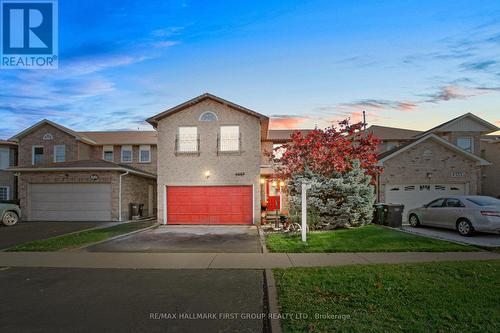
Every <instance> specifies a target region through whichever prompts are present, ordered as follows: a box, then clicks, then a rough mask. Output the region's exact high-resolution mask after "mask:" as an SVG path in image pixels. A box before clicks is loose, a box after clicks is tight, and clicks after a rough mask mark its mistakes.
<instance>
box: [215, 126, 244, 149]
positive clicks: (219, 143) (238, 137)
mask: <svg viewBox="0 0 500 333" xmlns="http://www.w3.org/2000/svg"><path fill="white" fill-rule="evenodd" d="M224 127H236V128H237V129H238V136H237V140H238V149H237V150H222V139H223V138H222V128H224ZM217 151H218V152H219V153H222V154H231V153H240V152H241V131H240V125H221V126H219V142H218V147H217Z"/></svg>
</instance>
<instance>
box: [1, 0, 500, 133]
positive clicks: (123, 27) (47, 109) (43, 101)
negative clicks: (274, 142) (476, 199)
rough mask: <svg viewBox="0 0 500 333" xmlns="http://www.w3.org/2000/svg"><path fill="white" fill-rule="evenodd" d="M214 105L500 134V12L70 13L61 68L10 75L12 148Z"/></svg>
mask: <svg viewBox="0 0 500 333" xmlns="http://www.w3.org/2000/svg"><path fill="white" fill-rule="evenodd" d="M204 92H210V93H212V94H215V95H217V96H220V97H222V98H225V99H227V100H230V101H232V102H235V103H237V104H240V105H242V106H245V107H247V108H250V109H253V110H255V111H257V112H260V113H263V114H266V115H268V116H271V117H272V121H271V127H272V128H311V127H314V126H315V125H317V126H319V127H326V126H328V125H330V124H332V123H334V122H336V121H338V120H340V119H343V118H346V117H351V118H352V119H353V120H355V121H357V120H360V115H361V112H362V110H366V112H367V117H368V119H367V121H368V123H369V124H378V125H385V126H398V127H403V128H411V129H421V130H423V129H428V128H430V127H433V126H434V125H437V124H439V123H441V122H444V121H446V120H449V119H451V118H453V117H456V116H459V115H461V114H464V113H466V112H472V113H474V114H476V115H478V116H480V117H482V118H484V119H485V120H487V121H489V122H491V123H494V124H496V125H497V126H500V1H491V0H490V1H480V0H471V1H457V0H454V1H444V0H441V1H422V0H419V1H331V0H330V1H269V0H268V1H255V0H253V1H215V0H213V1H189V0H180V1H165V0H164V1H155V0H149V1H132V0H120V1H111V0H106V1H102V0H100V1H93V0H85V1H75V0H62V1H59V69H58V70H4V69H0V119H1V122H0V138H8V137H10V136H11V135H13V134H15V133H17V132H19V131H21V130H23V129H25V128H26V127H28V126H30V125H32V124H34V123H36V122H37V121H39V120H41V119H43V118H47V119H50V120H53V121H55V122H58V123H61V124H63V125H65V126H68V127H70V128H72V129H75V130H82V131H83V130H119V129H138V128H139V129H151V127H150V126H149V125H148V124H147V123H145V121H144V120H145V119H146V118H147V117H150V116H152V115H154V114H157V113H159V112H161V111H164V110H165V109H167V108H170V107H172V106H175V105H177V104H179V103H182V102H184V101H186V100H188V99H191V98H193V97H195V96H197V95H200V94H202V93H204Z"/></svg>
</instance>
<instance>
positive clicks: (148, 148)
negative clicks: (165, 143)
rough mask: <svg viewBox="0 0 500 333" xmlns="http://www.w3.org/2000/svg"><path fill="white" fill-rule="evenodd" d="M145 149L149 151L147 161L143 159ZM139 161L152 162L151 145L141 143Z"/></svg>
mask: <svg viewBox="0 0 500 333" xmlns="http://www.w3.org/2000/svg"><path fill="white" fill-rule="evenodd" d="M143 151H147V152H148V160H147V161H143V160H142V152H143ZM139 163H151V145H140V146H139Z"/></svg>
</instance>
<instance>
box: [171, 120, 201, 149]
mask: <svg viewBox="0 0 500 333" xmlns="http://www.w3.org/2000/svg"><path fill="white" fill-rule="evenodd" d="M175 147H176V149H175V150H176V152H177V153H197V152H198V148H199V139H198V128H197V127H194V126H183V127H179V128H178V129H177V138H176V145H175Z"/></svg>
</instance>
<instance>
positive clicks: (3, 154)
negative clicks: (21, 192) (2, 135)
mask: <svg viewBox="0 0 500 333" xmlns="http://www.w3.org/2000/svg"><path fill="white" fill-rule="evenodd" d="M9 166H10V149H9V148H0V170H3V169H7V168H8V167H9Z"/></svg>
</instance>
